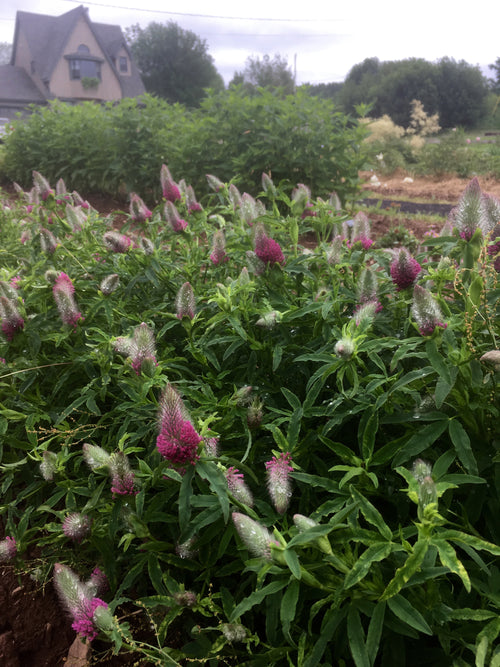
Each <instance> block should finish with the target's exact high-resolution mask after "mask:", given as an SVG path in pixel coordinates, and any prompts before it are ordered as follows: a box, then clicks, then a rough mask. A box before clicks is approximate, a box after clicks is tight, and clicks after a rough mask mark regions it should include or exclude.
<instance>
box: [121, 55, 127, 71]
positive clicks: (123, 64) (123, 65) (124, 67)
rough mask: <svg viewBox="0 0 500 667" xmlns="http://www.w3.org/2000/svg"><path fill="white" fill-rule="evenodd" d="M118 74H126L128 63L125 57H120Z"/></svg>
mask: <svg viewBox="0 0 500 667" xmlns="http://www.w3.org/2000/svg"><path fill="white" fill-rule="evenodd" d="M120 72H128V62H127V58H126V56H120Z"/></svg>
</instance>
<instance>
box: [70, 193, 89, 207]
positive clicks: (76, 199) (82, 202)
mask: <svg viewBox="0 0 500 667" xmlns="http://www.w3.org/2000/svg"><path fill="white" fill-rule="evenodd" d="M71 199H72V200H73V206H79V207H80V208H83V209H85V210H88V209H90V204H89V203H88V201H87V200H86V199H84V198H83V197H82V196H81V195H80V193H79V192H77V191H76V190H73V192H72V193H71Z"/></svg>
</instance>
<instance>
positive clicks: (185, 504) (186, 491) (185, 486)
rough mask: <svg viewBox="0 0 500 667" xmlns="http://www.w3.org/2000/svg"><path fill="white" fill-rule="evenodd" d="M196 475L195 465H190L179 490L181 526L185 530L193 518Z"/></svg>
mask: <svg viewBox="0 0 500 667" xmlns="http://www.w3.org/2000/svg"><path fill="white" fill-rule="evenodd" d="M193 476H194V466H188V469H187V471H186V474H185V475H184V477H183V478H182V482H181V488H180V490H179V527H180V529H181V533H182V532H184V530H185V529H186V526H187V525H188V523H189V519H190V518H191V496H192V495H193V489H192V486H191V483H192V481H193Z"/></svg>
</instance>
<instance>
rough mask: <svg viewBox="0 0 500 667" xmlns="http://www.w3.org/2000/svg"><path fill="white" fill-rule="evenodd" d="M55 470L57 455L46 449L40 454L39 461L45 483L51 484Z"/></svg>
mask: <svg viewBox="0 0 500 667" xmlns="http://www.w3.org/2000/svg"><path fill="white" fill-rule="evenodd" d="M56 469H57V454H56V453H55V452H51V451H49V450H48V449H47V450H45V451H44V453H43V454H42V460H41V461H40V472H41V474H42V477H43V478H44V480H45V481H46V482H51V481H52V480H53V479H54V474H55V472H56Z"/></svg>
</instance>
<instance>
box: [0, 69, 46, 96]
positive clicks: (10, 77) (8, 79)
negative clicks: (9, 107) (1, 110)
mask: <svg viewBox="0 0 500 667" xmlns="http://www.w3.org/2000/svg"><path fill="white" fill-rule="evenodd" d="M0 91H2V92H1V102H2V103H10V104H13V103H18V104H31V103H38V104H42V103H43V102H46V99H47V98H46V97H44V96H43V95H42V93H41V92H40V91H39V90H38V88H37V87H36V86H35V84H34V83H33V81H32V80H31V78H30V76H29V75H28V73H27V72H26V70H25V69H24V68H23V67H14V65H1V66H0Z"/></svg>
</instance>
